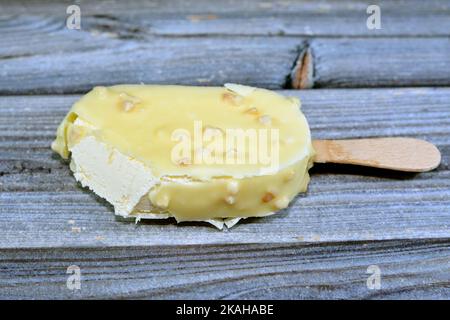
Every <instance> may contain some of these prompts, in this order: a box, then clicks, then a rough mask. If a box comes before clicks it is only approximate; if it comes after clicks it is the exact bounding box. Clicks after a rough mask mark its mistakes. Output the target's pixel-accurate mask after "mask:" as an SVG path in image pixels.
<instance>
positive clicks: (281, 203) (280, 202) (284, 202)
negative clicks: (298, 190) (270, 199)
mask: <svg viewBox="0 0 450 320" xmlns="http://www.w3.org/2000/svg"><path fill="white" fill-rule="evenodd" d="M288 205H289V199H288V197H286V196H284V197H281V198H279V199H277V200H275V206H276V207H277V208H278V209H284V208H287V206H288Z"/></svg>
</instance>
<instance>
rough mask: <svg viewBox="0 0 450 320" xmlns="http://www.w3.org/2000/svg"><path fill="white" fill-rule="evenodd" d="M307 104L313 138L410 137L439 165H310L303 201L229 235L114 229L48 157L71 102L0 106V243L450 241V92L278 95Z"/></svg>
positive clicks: (56, 99)
mask: <svg viewBox="0 0 450 320" xmlns="http://www.w3.org/2000/svg"><path fill="white" fill-rule="evenodd" d="M283 93H285V94H287V95H295V96H297V97H300V98H301V99H302V101H303V107H302V108H303V111H304V112H305V114H306V116H307V117H308V121H309V123H310V124H311V129H312V134H313V137H314V138H323V139H339V138H364V137H373V136H410V137H415V138H422V139H425V140H428V141H430V142H432V143H434V144H436V145H437V146H438V148H439V149H440V151H441V153H442V162H441V165H440V166H439V168H438V169H437V170H435V171H433V172H429V173H423V174H418V175H412V174H401V173H396V172H386V171H382V170H381V171H377V170H369V169H364V168H358V167H338V166H337V167H327V166H316V167H315V168H314V169H313V170H312V181H311V184H310V187H309V191H308V193H307V194H306V195H300V196H298V197H297V198H296V199H295V201H294V202H293V204H292V205H291V206H290V207H289V208H288V209H287V210H284V211H281V212H280V213H278V214H277V215H274V216H271V217H267V218H262V219H256V218H255V219H249V220H247V221H244V222H243V223H241V224H239V225H237V226H236V227H235V228H233V229H231V230H229V231H228V232H219V231H217V230H216V229H214V228H212V227H209V226H208V225H201V224H189V223H187V224H186V223H184V224H180V226H176V225H175V224H174V221H173V220H169V221H160V222H144V223H139V224H137V225H135V224H134V222H130V221H128V222H127V221H117V220H116V218H115V217H114V216H113V213H112V209H111V207H110V206H109V205H107V204H106V203H105V202H104V201H102V200H100V199H99V198H98V197H96V196H95V195H93V194H92V193H91V192H89V191H86V190H84V189H81V188H80V187H79V186H78V185H77V184H76V182H75V179H74V178H73V177H72V176H71V174H70V170H69V168H68V166H67V164H66V163H63V162H62V161H61V160H60V159H59V157H58V156H57V155H56V154H53V153H52V151H51V150H50V148H49V145H50V142H51V140H52V139H53V138H54V135H55V129H56V127H57V125H58V123H59V122H60V121H61V119H62V118H63V116H64V115H65V113H66V112H67V110H68V109H69V107H70V105H71V104H72V103H73V102H74V101H75V100H76V99H77V98H78V96H21V97H15V96H11V97H2V98H0V129H1V135H0V172H1V176H0V186H1V191H2V192H1V194H0V200H1V201H0V229H1V230H2V232H1V233H0V246H1V247H3V248H15V247H72V246H77V247H79V246H83V247H86V246H87V247H92V246H94V247H102V246H131V245H133V246H134V245H136V246H145V245H150V244H151V245H168V244H170V245H190V244H202V245H203V244H207V243H210V244H217V243H227V244H229V243H236V244H242V243H292V242H294V243H297V242H299V243H302V242H311V241H312V242H330V241H366V240H385V239H421V238H446V237H449V235H450V234H449V222H450V209H449V208H450V179H449V178H450V171H449V160H450V145H449V144H450V141H449V139H448V137H449V134H450V122H449V121H450V108H449V104H448V101H449V99H450V89H448V88H441V89H429V88H422V89H396V90H393V89H376V90H362V89H355V90H312V91H284V92H283Z"/></svg>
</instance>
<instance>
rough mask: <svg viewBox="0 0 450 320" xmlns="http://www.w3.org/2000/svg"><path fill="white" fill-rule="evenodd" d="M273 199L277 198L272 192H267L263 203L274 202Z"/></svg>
mask: <svg viewBox="0 0 450 320" xmlns="http://www.w3.org/2000/svg"><path fill="white" fill-rule="evenodd" d="M273 198H275V196H274V195H273V193H270V192H266V194H265V195H264V197H262V199H261V200H262V201H263V202H270V201H272V200H273Z"/></svg>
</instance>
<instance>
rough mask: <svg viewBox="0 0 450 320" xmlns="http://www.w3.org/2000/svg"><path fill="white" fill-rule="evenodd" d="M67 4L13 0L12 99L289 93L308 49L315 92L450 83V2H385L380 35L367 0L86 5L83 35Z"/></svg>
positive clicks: (2, 87) (9, 37)
mask: <svg viewBox="0 0 450 320" xmlns="http://www.w3.org/2000/svg"><path fill="white" fill-rule="evenodd" d="M67 5H68V3H60V2H54V1H43V2H41V1H37V2H26V3H22V2H13V3H10V2H8V3H6V2H4V3H2V12H1V13H0V33H1V34H2V46H1V47H0V75H1V77H0V94H30V93H76V92H82V91H85V90H87V89H88V88H89V87H91V86H93V85H98V84H105V85H107V84H113V83H120V82H122V83H124V82H129V83H140V82H145V83H175V84H177V83H178V84H200V85H201V84H205V85H217V84H221V83H223V82H245V83H247V84H251V85H256V86H261V87H268V88H274V89H280V88H284V87H287V86H289V82H288V81H286V80H287V77H288V75H289V74H290V73H291V68H292V67H293V65H294V64H295V63H294V62H295V60H296V58H297V56H298V55H299V53H301V52H303V51H304V50H305V49H306V47H308V46H310V52H311V53H312V55H311V57H312V59H311V60H312V61H311V68H313V70H312V71H311V72H310V74H311V77H312V78H311V79H309V81H306V83H308V86H315V87H367V86H370V87H373V86H432V85H438V86H447V85H450V76H449V74H450V55H449V54H448V52H449V51H450V43H449V41H448V35H449V30H450V5H449V4H448V2H445V1H432V2H427V4H424V3H422V2H421V1H414V2H413V3H410V2H408V3H400V4H398V3H395V4H392V3H391V2H383V3H381V4H380V6H381V8H382V17H383V18H382V19H383V20H382V21H383V24H382V26H383V27H382V29H380V30H368V29H367V27H366V24H365V21H366V16H367V15H366V13H365V9H366V6H367V4H366V3H364V2H361V1H344V2H342V1H336V2H327V3H315V2H313V3H310V2H263V3H261V2H257V1H256V2H255V1H250V2H247V1H234V0H230V2H220V4H211V3H209V2H208V1H199V2H197V1H196V2H195V3H194V4H191V3H185V2H184V1H179V0H172V1H159V2H142V1H137V2H133V3H132V4H129V3H123V2H120V1H112V2H111V1H107V2H95V3H89V2H86V3H84V2H83V3H81V4H80V5H81V8H82V28H81V30H68V29H67V28H66V26H65V18H66V16H67V15H66V11H65V9H66V6H67ZM229 35H233V37H229ZM274 35H275V36H274ZM311 36H312V37H313V38H311ZM341 36H345V37H346V38H344V39H342V38H340V39H333V37H341ZM360 36H364V37H366V38H358V37H360ZM404 36H407V38H404ZM317 37H326V38H317ZM330 37H331V38H330ZM348 37H351V38H348ZM355 37H356V38H355ZM380 37H381V38H380ZM386 37H388V38H386ZM402 37H403V38H402ZM408 37H413V38H408ZM429 37H431V38H429ZM306 39H310V40H309V43H307V42H305V41H306ZM138 62H139V63H138ZM297 80H298V79H294V81H293V83H294V87H297V85H295V84H296V83H301V82H302V81H297ZM303 82H305V81H303ZM300 87H302V86H300Z"/></svg>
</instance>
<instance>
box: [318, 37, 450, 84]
mask: <svg viewBox="0 0 450 320" xmlns="http://www.w3.org/2000/svg"><path fill="white" fill-rule="evenodd" d="M310 46H311V50H312V54H313V57H314V86H315V87H319V88H320V87H334V88H335V87H388V86H394V87H398V86H439V85H441V86H448V85H450V54H449V52H450V41H449V39H448V38H447V39H446V38H442V39H418V38H414V39H395V40H394V39H323V40H322V39H315V40H313V41H311V43H310Z"/></svg>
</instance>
